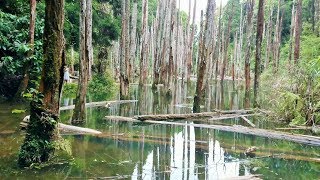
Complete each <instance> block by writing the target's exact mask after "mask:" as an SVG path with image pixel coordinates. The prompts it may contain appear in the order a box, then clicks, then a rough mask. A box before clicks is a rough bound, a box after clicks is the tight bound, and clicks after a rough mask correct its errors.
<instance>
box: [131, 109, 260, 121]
mask: <svg viewBox="0 0 320 180" xmlns="http://www.w3.org/2000/svg"><path fill="white" fill-rule="evenodd" d="M251 112H252V113H254V112H253V111H252V110H234V111H215V112H203V113H189V114H158V115H139V116H134V117H133V118H134V119H137V120H140V121H144V120H155V121H160V120H173V119H175V120H181V119H201V118H211V119H212V120H218V117H219V116H227V115H229V116H227V117H223V118H222V119H224V118H226V119H231V118H237V117H240V115H246V114H250V113H251ZM252 113H251V115H254V114H252ZM231 115H232V117H230V116H231ZM214 116H216V117H214ZM215 118H217V119H215Z"/></svg>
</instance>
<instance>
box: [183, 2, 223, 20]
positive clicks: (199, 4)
mask: <svg viewBox="0 0 320 180" xmlns="http://www.w3.org/2000/svg"><path fill="white" fill-rule="evenodd" d="M194 1H197V11H196V22H200V15H201V10H203V12H204V13H205V11H206V7H207V2H208V0H191V19H190V20H191V21H192V13H193V4H194ZM220 1H222V5H225V4H226V3H227V2H228V0H216V6H217V7H218V6H220ZM177 6H178V7H179V0H177ZM180 8H181V10H183V11H185V12H187V13H188V12H189V0H180Z"/></svg>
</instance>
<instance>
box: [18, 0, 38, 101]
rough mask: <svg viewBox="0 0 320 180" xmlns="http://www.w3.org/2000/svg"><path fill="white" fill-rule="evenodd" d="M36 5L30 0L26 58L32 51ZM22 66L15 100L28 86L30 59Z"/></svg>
mask: <svg viewBox="0 0 320 180" xmlns="http://www.w3.org/2000/svg"><path fill="white" fill-rule="evenodd" d="M36 7H37V1H36V0H30V24H29V44H30V50H29V52H28V58H30V57H31V56H32V55H33V53H34V31H35V24H36ZM28 61H29V62H27V63H26V64H25V65H24V66H23V69H24V76H23V79H22V81H21V82H20V85H19V88H18V91H17V92H16V94H15V96H14V100H15V101H17V100H19V99H20V98H21V96H22V94H23V93H24V92H25V90H26V89H27V87H28V83H29V78H30V77H29V70H30V67H31V64H32V61H31V60H28Z"/></svg>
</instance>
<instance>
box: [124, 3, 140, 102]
mask: <svg viewBox="0 0 320 180" xmlns="http://www.w3.org/2000/svg"><path fill="white" fill-rule="evenodd" d="M129 2H130V1H129V0H123V1H122V6H121V8H122V22H121V23H122V30H121V39H120V99H121V100H126V99H129V78H128V74H127V73H128V67H127V64H128V62H127V61H129V59H127V57H128V56H127V54H128V53H127V51H129V49H126V43H127V38H128V32H127V31H128V28H127V25H128V23H127V21H128V19H127V18H128V15H127V13H129V9H127V7H128V4H129ZM140 76H141V74H140Z"/></svg>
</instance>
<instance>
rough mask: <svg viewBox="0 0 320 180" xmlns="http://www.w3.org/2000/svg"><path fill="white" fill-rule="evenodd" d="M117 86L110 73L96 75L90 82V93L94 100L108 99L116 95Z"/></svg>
mask: <svg viewBox="0 0 320 180" xmlns="http://www.w3.org/2000/svg"><path fill="white" fill-rule="evenodd" d="M115 89H116V86H115V82H114V80H113V78H112V77H111V76H110V75H108V74H107V75H96V76H94V77H93V79H92V81H90V84H89V93H90V95H91V97H92V100H93V101H101V100H107V99H110V98H111V97H113V96H114V92H115Z"/></svg>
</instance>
